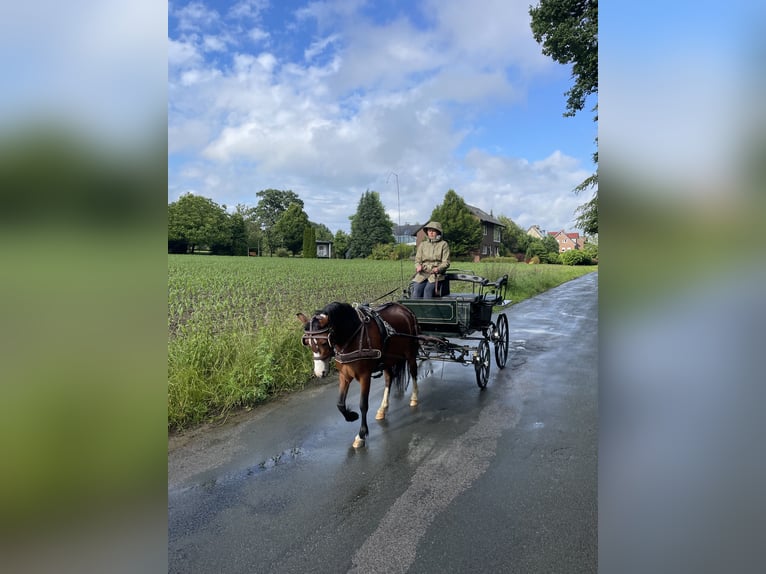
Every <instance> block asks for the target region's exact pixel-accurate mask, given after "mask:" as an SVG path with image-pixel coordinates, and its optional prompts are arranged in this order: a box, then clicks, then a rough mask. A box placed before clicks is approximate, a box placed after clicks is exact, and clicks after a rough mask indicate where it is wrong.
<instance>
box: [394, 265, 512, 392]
mask: <svg viewBox="0 0 766 574" xmlns="http://www.w3.org/2000/svg"><path fill="white" fill-rule="evenodd" d="M455 285H460V286H461V288H462V290H461V291H460V292H457V293H453V292H452V291H453V290H454V286H455ZM468 286H470V287H468ZM507 287H508V275H503V276H502V277H500V278H499V279H497V280H496V281H495V282H490V281H489V280H488V279H486V278H484V277H480V276H478V275H476V274H474V273H473V272H471V271H460V270H451V271H448V272H447V273H446V278H445V280H444V281H442V282H441V284H440V285H439V288H440V292H441V296H440V297H436V298H433V299H412V298H410V297H409V294H410V292H411V289H408V290H406V291H405V293H404V295H405V297H404V298H402V299H400V300H399V303H401V304H402V305H404V306H405V307H407V308H408V309H410V311H412V312H413V313H414V315H415V317H416V318H417V321H418V324H419V326H420V332H421V337H420V343H421V344H420V351H419V353H418V358H419V359H420V360H437V361H447V362H453V363H460V364H462V365H466V366H468V365H473V367H474V369H475V372H476V384H477V385H478V386H479V388H481V389H484V388H485V387H486V386H487V382H488V381H489V372H490V366H491V357H490V343H492V344H493V345H494V351H495V353H494V354H495V362H496V364H497V367H498V368H499V369H503V368H505V364H506V362H507V360H508V318H507V317H506V315H505V313H502V312H501V313H500V314H499V315H498V316H497V322H496V323H495V322H494V321H493V320H492V311H493V308H494V307H496V306H499V307H506V306H508V305H509V304H510V303H511V301H509V300H507V299H505V295H506V289H507ZM469 289H470V290H469ZM470 341H478V345H476V346H472V345H471V344H470V343H469V342H470Z"/></svg>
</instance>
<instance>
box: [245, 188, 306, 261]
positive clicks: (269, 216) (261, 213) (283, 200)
mask: <svg viewBox="0 0 766 574" xmlns="http://www.w3.org/2000/svg"><path fill="white" fill-rule="evenodd" d="M256 195H257V196H258V197H259V198H260V200H259V201H258V205H256V206H255V208H254V215H255V219H256V220H257V221H258V224H259V225H260V228H261V231H262V232H263V239H264V242H265V244H266V246H267V247H268V249H269V255H273V253H274V250H275V249H276V248H277V247H279V246H280V245H282V241H283V239H282V237H281V236H280V235H279V233H278V232H276V231H275V230H274V225H275V224H276V223H277V220H278V219H279V217H280V216H281V215H282V214H283V213H284V212H285V211H287V208H288V207H289V206H290V204H292V203H297V204H299V205H300V208H301V209H303V201H302V200H301V199H300V198H299V197H298V195H297V194H296V193H294V192H292V191H289V190H288V191H280V190H278V189H264V190H262V191H259V192H258V193H256ZM301 233H302V232H301Z"/></svg>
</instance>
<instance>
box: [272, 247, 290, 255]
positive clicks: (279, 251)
mask: <svg viewBox="0 0 766 574" xmlns="http://www.w3.org/2000/svg"><path fill="white" fill-rule="evenodd" d="M274 253H275V255H276V256H277V257H290V255H292V254H291V253H290V250H289V249H285V248H284V247H278V248H277V250H276V251H275V252H274Z"/></svg>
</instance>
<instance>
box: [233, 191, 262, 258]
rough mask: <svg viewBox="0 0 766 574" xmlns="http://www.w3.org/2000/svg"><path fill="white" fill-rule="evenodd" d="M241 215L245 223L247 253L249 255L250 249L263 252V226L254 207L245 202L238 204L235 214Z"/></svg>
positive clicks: (259, 252)
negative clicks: (244, 203)
mask: <svg viewBox="0 0 766 574" xmlns="http://www.w3.org/2000/svg"><path fill="white" fill-rule="evenodd" d="M237 215H239V216H241V217H242V220H243V221H244V224H245V242H246V246H247V249H246V250H245V255H249V253H250V250H251V249H254V250H255V251H256V253H258V255H260V254H261V247H262V243H263V232H262V231H261V226H260V224H259V223H258V219H257V217H256V214H255V208H254V207H247V206H246V205H243V204H241V203H240V204H237V207H236V208H235V211H234V216H233V217H235V216H237Z"/></svg>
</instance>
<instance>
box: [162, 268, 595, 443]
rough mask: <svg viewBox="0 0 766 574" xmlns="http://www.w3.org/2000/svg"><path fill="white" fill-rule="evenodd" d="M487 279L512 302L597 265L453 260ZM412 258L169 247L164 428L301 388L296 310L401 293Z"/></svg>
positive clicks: (303, 365)
mask: <svg viewBox="0 0 766 574" xmlns="http://www.w3.org/2000/svg"><path fill="white" fill-rule="evenodd" d="M452 267H453V268H460V269H463V270H467V271H471V272H473V273H475V274H478V275H481V276H483V277H487V278H488V279H490V280H491V281H494V280H495V279H496V278H498V277H500V276H501V275H503V274H504V273H508V275H509V292H508V297H509V298H510V299H513V301H514V303H516V302H519V301H521V300H523V299H526V298H528V297H531V296H534V295H536V294H537V293H541V292H543V291H545V290H546V289H549V288H551V287H554V286H556V285H559V284H561V283H564V282H565V281H568V280H569V279H573V278H575V277H578V276H580V275H583V274H585V273H587V272H590V271H593V270H595V267H568V266H561V265H524V264H519V263H509V262H493V263H479V264H476V263H453V266H452ZM413 272H414V269H413V264H412V262H411V261H403V262H402V261H373V260H367V259H352V260H338V259H299V258H279V257H213V256H203V255H168V428H169V429H171V430H178V429H183V428H186V427H189V426H191V425H194V424H197V423H200V422H203V421H208V420H212V419H215V418H217V417H221V416H225V415H226V413H228V412H229V411H231V410H232V409H235V408H242V407H252V406H255V405H257V404H259V403H261V402H263V401H266V400H268V399H269V398H271V397H274V396H277V395H279V394H282V393H285V392H288V391H290V390H294V389H300V388H301V387H303V386H304V385H305V383H306V382H307V381H309V380H310V378H311V376H312V375H311V373H312V365H311V358H310V354H309V353H308V351H307V350H306V349H305V348H304V347H303V346H302V345H301V342H300V333H301V330H302V327H301V324H300V322H299V320H298V319H297V318H296V316H295V315H296V313H298V312H303V313H306V314H312V313H313V312H314V311H315V310H317V309H321V308H322V307H324V306H325V305H326V304H327V303H329V302H331V301H345V302H349V303H354V302H357V303H382V302H384V301H391V300H395V299H397V298H399V297H400V295H401V292H402V289H403V288H404V287H405V286H406V284H407V283H408V282H409V279H410V277H411V276H412V273H413Z"/></svg>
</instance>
